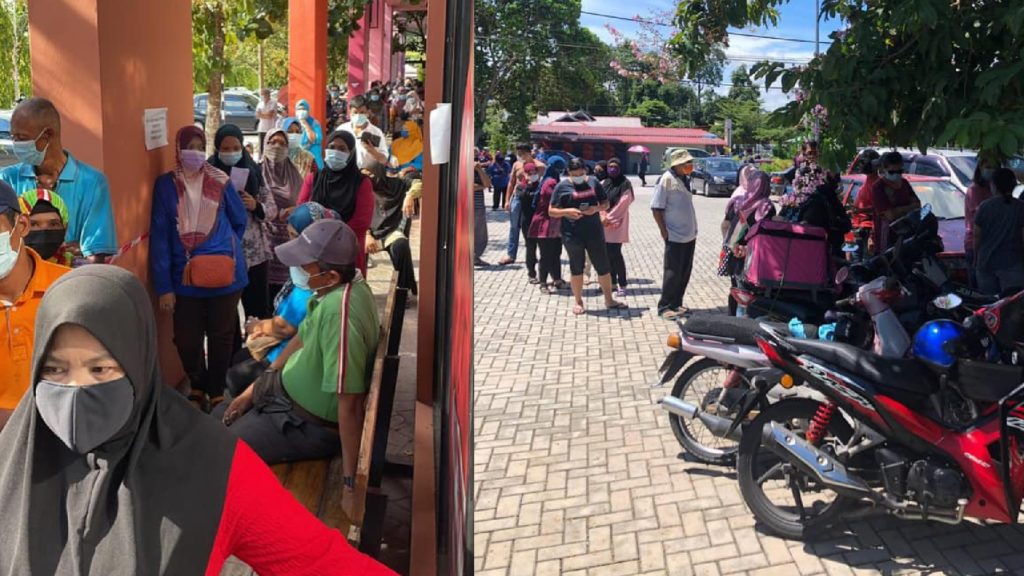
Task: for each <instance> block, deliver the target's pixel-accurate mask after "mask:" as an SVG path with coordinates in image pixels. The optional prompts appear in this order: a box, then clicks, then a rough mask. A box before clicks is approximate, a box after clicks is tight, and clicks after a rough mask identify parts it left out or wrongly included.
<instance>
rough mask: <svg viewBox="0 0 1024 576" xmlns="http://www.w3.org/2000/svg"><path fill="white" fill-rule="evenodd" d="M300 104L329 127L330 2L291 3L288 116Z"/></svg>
mask: <svg viewBox="0 0 1024 576" xmlns="http://www.w3.org/2000/svg"><path fill="white" fill-rule="evenodd" d="M299 100H306V101H307V102H309V113H310V115H311V116H313V118H316V119H317V120H318V121H319V122H320V124H321V125H326V124H327V0H288V106H289V110H288V115H289V116H293V115H294V114H295V103H296V102H298V101H299ZM324 136H325V137H326V136H327V135H326V134H324Z"/></svg>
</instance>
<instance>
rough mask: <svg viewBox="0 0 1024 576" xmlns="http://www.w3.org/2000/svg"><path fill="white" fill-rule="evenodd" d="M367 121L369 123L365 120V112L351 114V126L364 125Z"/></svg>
mask: <svg viewBox="0 0 1024 576" xmlns="http://www.w3.org/2000/svg"><path fill="white" fill-rule="evenodd" d="M368 123H369V120H367V118H366V114H353V115H352V125H353V126H365V125H366V124H368Z"/></svg>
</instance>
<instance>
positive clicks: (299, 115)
mask: <svg viewBox="0 0 1024 576" xmlns="http://www.w3.org/2000/svg"><path fill="white" fill-rule="evenodd" d="M295 117H296V118H298V119H299V120H305V119H306V118H309V110H297V111H296V112H295Z"/></svg>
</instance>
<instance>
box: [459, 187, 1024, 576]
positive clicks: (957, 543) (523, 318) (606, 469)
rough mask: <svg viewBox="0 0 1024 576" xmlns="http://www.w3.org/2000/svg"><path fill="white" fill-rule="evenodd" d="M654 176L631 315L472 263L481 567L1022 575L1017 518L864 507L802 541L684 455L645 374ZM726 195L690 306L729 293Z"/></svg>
mask: <svg viewBox="0 0 1024 576" xmlns="http://www.w3.org/2000/svg"><path fill="white" fill-rule="evenodd" d="M651 190H652V189H651V188H646V189H642V190H640V191H639V193H638V202H637V203H636V204H634V208H633V211H632V213H631V217H632V219H633V221H632V229H631V231H630V232H631V237H632V243H631V244H629V245H628V246H627V247H626V248H625V250H624V252H625V255H626V261H627V267H628V269H629V272H630V273H631V275H632V277H633V278H634V281H633V284H632V286H631V288H630V294H629V296H628V297H627V298H626V302H627V303H628V304H629V305H630V306H631V308H630V310H629V311H628V312H626V313H621V312H615V313H606V312H603V311H600V309H601V303H602V301H601V299H600V297H599V296H598V292H597V291H595V290H591V291H589V293H590V294H591V296H590V297H588V299H587V302H588V307H589V308H591V309H592V312H591V314H590V315H587V316H584V317H579V318H577V317H574V316H573V315H572V311H571V308H572V300H571V297H570V296H569V295H568V293H566V294H559V295H552V296H547V295H543V294H541V293H540V292H539V291H538V290H537V289H536V287H534V286H530V285H528V284H527V277H526V272H525V269H524V268H523V266H522V264H521V263H520V264H517V265H514V266H509V267H504V268H497V267H495V268H493V269H482V270H479V271H477V273H476V277H475V283H476V284H475V286H476V288H475V289H476V312H475V316H476V317H475V322H476V324H475V337H476V342H475V380H474V411H475V412H474V446H475V448H474V458H475V460H474V474H475V476H474V478H475V496H476V508H475V520H474V522H475V523H474V531H475V568H476V574H478V575H479V576H499V575H514V576H519V575H529V574H538V575H549V574H571V575H574V576H580V575H583V574H587V575H613V574H623V575H625V574H707V575H714V574H751V575H758V576H761V575H768V574H781V575H788V574H794V575H811V574H829V575H842V574H921V573H927V574H993V573H1016V574H1024V530H1021V529H1018V528H1016V527H1007V526H990V527H985V526H979V525H977V524H973V523H964V524H962V525H959V526H945V525H933V524H925V523H921V522H909V521H898V520H895V519H893V518H890V517H885V516H877V515H876V516H871V517H867V518H866V519H861V520H856V521H851V522H849V523H847V524H846V525H844V526H841V527H838V528H837V529H836V530H835V531H834V532H833V533H832V534H830V535H828V537H827V538H826V539H825V540H822V541H819V542H816V543H814V544H802V543H797V542H789V541H785V540H781V539H778V538H774V537H770V536H767V535H765V534H763V533H761V532H760V531H759V529H758V527H757V526H755V523H754V519H753V517H752V516H751V514H750V513H749V512H748V510H747V508H746V507H745V506H744V504H743V500H742V498H741V497H740V494H739V489H738V486H737V484H736V481H735V474H734V473H733V472H732V470H731V469H726V468H716V467H709V466H705V465H701V464H695V463H690V462H687V461H686V460H685V459H684V458H683V455H682V453H681V449H680V447H679V445H678V444H677V442H676V440H675V438H674V436H673V435H672V432H671V430H670V429H669V427H668V421H667V418H666V417H665V415H664V413H663V412H662V411H661V409H660V408H658V407H657V404H656V402H657V400H658V399H659V398H660V397H661V396H662V395H664V394H665V390H664V389H651V387H650V384H651V383H652V382H653V381H654V380H655V379H656V378H655V372H656V370H657V368H658V366H659V364H660V362H661V360H662V359H663V358H664V355H665V350H666V349H665V348H664V344H663V343H664V341H665V337H666V335H667V334H668V333H669V331H670V330H671V329H672V327H673V325H672V324H670V323H667V322H664V321H662V320H660V319H658V318H657V317H656V314H655V310H654V309H653V308H654V307H655V305H656V303H657V299H658V294H659V292H660V288H659V287H660V281H661V259H662V248H661V245H662V243H661V239H660V236H659V235H658V232H657V228H656V226H655V224H654V220H653V218H652V217H651V215H650V211H649V209H648V206H649V202H650V197H651ZM725 202H726V200H725V199H717V198H716V199H709V198H703V197H698V198H697V199H696V205H697V212H698V217H699V219H700V236H699V240H698V246H697V256H696V263H695V265H694V276H693V281H692V283H691V285H690V289H689V290H688V292H687V295H686V300H685V304H686V305H687V306H689V307H690V308H691V309H695V310H710V311H715V310H722V309H723V307H724V304H725V300H724V299H725V295H726V291H727V287H728V284H727V282H726V281H724V280H723V279H721V278H718V277H717V276H715V273H714V271H715V267H716V264H717V257H718V248H719V242H720V238H721V234H720V231H719V224H720V222H721V217H722V214H723V212H724V208H725ZM488 220H489V223H488V226H489V235H490V243H489V245H488V250H487V253H486V254H485V255H484V258H485V259H487V260H489V261H492V262H496V261H497V260H498V258H499V257H500V256H501V254H502V253H503V251H504V247H505V239H506V237H507V234H508V222H507V215H506V214H505V213H502V212H498V213H490V212H489V214H488ZM519 259H520V262H521V261H522V254H520V258H519ZM563 270H564V271H563V273H565V274H567V273H568V265H567V263H566V265H565V266H564V267H563Z"/></svg>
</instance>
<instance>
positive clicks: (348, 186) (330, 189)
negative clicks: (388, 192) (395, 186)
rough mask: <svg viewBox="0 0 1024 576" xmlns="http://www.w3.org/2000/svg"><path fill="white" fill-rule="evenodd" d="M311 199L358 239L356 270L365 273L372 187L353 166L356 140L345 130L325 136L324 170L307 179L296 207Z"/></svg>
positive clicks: (371, 212)
mask: <svg viewBox="0 0 1024 576" xmlns="http://www.w3.org/2000/svg"><path fill="white" fill-rule="evenodd" d="M310 200H312V201H313V202H316V203H318V204H320V205H321V206H323V207H324V208H330V209H331V210H334V211H335V212H337V213H338V214H340V215H341V219H342V221H344V222H345V223H346V224H348V227H349V228H351V229H352V231H353V232H355V233H356V238H357V239H358V240H359V260H358V263H357V265H358V267H359V269H360V270H361V271H362V272H363V274H364V275H365V274H366V233H367V232H368V231H369V230H370V224H371V222H372V220H373V205H374V196H373V184H372V183H371V182H370V180H369V178H366V177H365V176H364V175H363V174H362V172H360V171H359V166H358V165H357V164H356V137H355V136H353V135H352V133H351V132H349V131H347V130H335V131H334V132H332V133H331V135H330V136H328V137H327V148H326V149H325V150H324V169H323V170H321V171H319V172H318V173H317V174H316V177H315V178H307V179H306V185H304V186H303V187H302V193H301V194H299V204H304V203H306V202H308V201H310Z"/></svg>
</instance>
